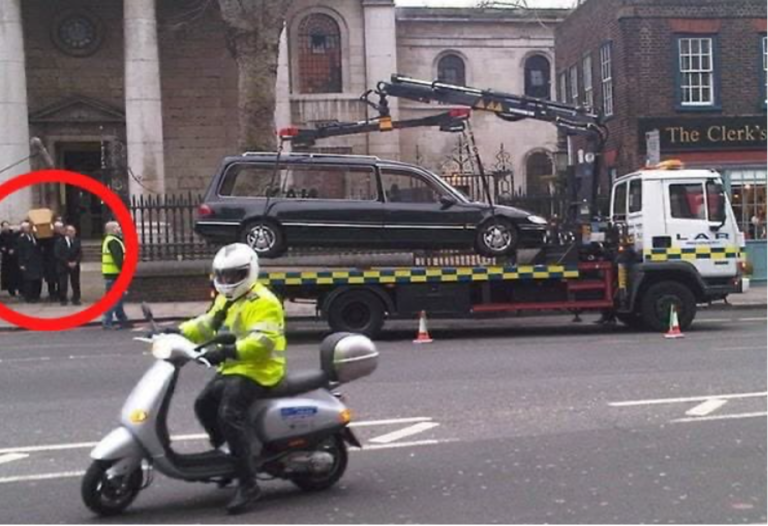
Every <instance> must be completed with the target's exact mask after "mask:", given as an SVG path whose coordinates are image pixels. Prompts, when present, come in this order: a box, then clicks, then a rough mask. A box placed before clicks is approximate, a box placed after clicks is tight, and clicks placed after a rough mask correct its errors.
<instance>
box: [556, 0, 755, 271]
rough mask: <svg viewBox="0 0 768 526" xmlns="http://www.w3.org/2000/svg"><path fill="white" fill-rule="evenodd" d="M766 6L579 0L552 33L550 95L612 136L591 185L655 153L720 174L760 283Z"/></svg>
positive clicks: (732, 0) (728, 1)
mask: <svg viewBox="0 0 768 526" xmlns="http://www.w3.org/2000/svg"><path fill="white" fill-rule="evenodd" d="M766 53H768V48H767V46H766V3H765V1H764V0H585V1H584V2H582V3H581V4H580V5H579V7H577V8H576V9H575V10H574V11H573V12H572V13H571V14H570V15H569V16H568V17H567V18H566V20H565V21H564V22H563V23H562V24H560V25H558V27H557V29H556V32H555V56H556V69H557V92H558V95H557V96H558V99H559V100H561V101H566V102H569V103H576V104H582V105H588V106H592V107H594V108H595V109H596V110H598V111H600V112H601V113H602V114H603V115H604V116H605V117H606V120H607V125H608V128H609V130H610V139H609V141H608V144H607V146H606V150H605V153H604V158H603V173H602V177H601V190H602V191H603V192H606V191H607V188H608V187H609V185H610V182H611V178H612V177H615V176H617V175H622V174H625V173H629V172H631V171H633V170H636V169H638V168H640V167H642V166H643V165H645V163H646V160H647V155H648V152H647V151H646V133H647V132H652V131H654V130H658V131H659V140H660V158H661V159H662V160H664V159H680V160H682V161H683V162H685V163H686V165H688V166H700V167H708V168H713V169H716V170H718V171H719V172H720V173H721V174H722V175H723V177H724V180H725V182H726V185H727V187H728V188H729V191H730V195H731V201H732V204H733V207H734V211H735V212H736V215H737V219H738V220H739V222H740V224H741V227H742V229H743V231H744V232H745V233H746V234H747V236H748V237H749V238H751V240H750V241H748V253H749V257H750V259H751V260H752V262H753V264H754V265H755V267H756V268H755V275H756V276H760V277H762V278H763V279H764V278H765V259H766V256H765V235H766V234H765V232H766V231H765V212H766V97H767V95H766V64H767V62H766V61H767V56H768V55H766Z"/></svg>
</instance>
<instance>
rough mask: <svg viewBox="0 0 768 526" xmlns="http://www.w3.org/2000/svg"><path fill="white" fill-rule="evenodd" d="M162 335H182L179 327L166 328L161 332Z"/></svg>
mask: <svg viewBox="0 0 768 526" xmlns="http://www.w3.org/2000/svg"><path fill="white" fill-rule="evenodd" d="M160 334H181V329H179V328H178V327H165V328H164V329H162V330H161V331H160Z"/></svg>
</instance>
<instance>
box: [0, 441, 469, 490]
mask: <svg viewBox="0 0 768 526" xmlns="http://www.w3.org/2000/svg"><path fill="white" fill-rule="evenodd" d="M451 442H458V439H455V438H449V439H442V440H414V441H412V442H398V443H396V444H375V445H367V446H365V447H363V449H351V450H350V451H351V452H357V451H359V452H363V453H365V452H367V451H378V450H382V449H398V448H406V447H420V446H435V445H438V444H448V443H451ZM83 475H85V471H63V472H59V473H40V474H36V475H19V476H15V477H0V484H11V483H14V482H34V481H38V480H57V479H67V478H77V477H82V476H83Z"/></svg>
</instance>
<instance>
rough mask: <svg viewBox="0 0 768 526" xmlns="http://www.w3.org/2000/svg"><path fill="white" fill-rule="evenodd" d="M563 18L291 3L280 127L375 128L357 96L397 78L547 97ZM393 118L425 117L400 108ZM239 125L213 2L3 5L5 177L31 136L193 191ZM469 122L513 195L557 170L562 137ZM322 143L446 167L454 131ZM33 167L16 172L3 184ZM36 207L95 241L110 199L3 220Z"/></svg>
mask: <svg viewBox="0 0 768 526" xmlns="http://www.w3.org/2000/svg"><path fill="white" fill-rule="evenodd" d="M566 14H567V11H563V10H537V11H536V12H535V13H534V14H533V15H535V16H533V15H532V13H531V12H529V11H518V10H514V9H426V8H397V7H396V6H395V4H394V0H296V1H295V2H294V3H293V7H292V10H291V12H290V13H289V15H288V17H287V24H286V28H287V31H285V32H284V38H283V42H282V44H281V50H280V64H279V71H278V104H277V111H276V121H277V126H278V127H280V126H287V125H290V124H295V125H313V124H317V123H321V122H325V121H329V120H336V119H338V120H358V119H362V118H365V117H366V115H367V114H368V112H369V110H368V109H367V107H366V106H365V105H364V104H362V103H361V102H360V101H359V100H358V97H359V96H360V94H361V93H362V92H363V91H365V90H366V89H369V88H373V87H374V86H375V84H376V82H378V81H380V80H385V79H387V78H389V75H391V74H392V73H395V72H399V73H402V74H407V75H412V76H415V77H419V78H426V79H432V78H438V77H440V78H443V79H448V80H454V81H456V82H466V83H467V84H470V85H472V84H474V85H478V86H482V87H488V88H495V89H503V90H507V91H513V92H516V93H524V92H529V93H531V94H537V96H544V97H546V96H550V95H551V94H553V90H552V82H551V79H552V78H553V77H554V27H555V26H556V24H557V23H559V22H560V21H561V20H562V19H563V18H564V16H565V15H566ZM392 109H393V113H394V114H396V115H399V116H400V117H402V118H408V117H413V116H423V115H425V113H424V109H423V108H420V107H418V106H417V105H415V104H412V103H408V102H406V101H397V100H395V101H393V102H392ZM440 109H444V108H440ZM431 110H432V111H433V112H436V109H435V108H434V107H433V108H431ZM237 121H238V119H237V69H236V66H235V63H234V61H233V60H232V59H231V57H230V55H229V52H228V51H227V48H226V44H225V34H224V27H223V23H222V21H221V19H220V15H219V13H218V10H217V6H216V2H215V1H213V2H211V1H210V0H130V1H128V0H124V1H123V0H58V1H56V2H52V1H50V0H0V126H2V130H3V131H2V132H1V133H0V169H2V168H4V167H6V166H8V165H11V164H12V163H14V162H16V161H18V160H19V159H23V158H25V157H27V156H29V154H30V149H29V140H30V137H40V139H41V140H42V141H43V143H44V144H45V145H46V147H47V149H48V150H49V152H50V153H51V155H52V157H53V160H54V161H55V162H56V163H57V165H58V166H60V167H64V168H67V169H70V170H75V171H78V172H83V173H88V174H91V175H93V176H94V177H100V178H102V179H108V180H109V182H110V183H111V184H112V186H113V188H115V189H117V190H118V191H121V192H123V193H124V194H125V195H129V194H130V195H141V194H144V193H146V192H151V193H177V192H188V191H191V192H199V191H202V190H203V189H204V188H205V187H206V185H207V183H208V181H209V178H210V175H211V173H212V172H213V171H214V170H215V169H216V167H217V165H218V163H219V161H220V159H221V158H222V157H223V156H225V155H230V154H232V153H235V152H234V149H235V145H236V142H237V140H236V139H237V131H238V130H237V126H236V125H235V124H233V123H237ZM474 124H475V127H474V131H475V134H476V136H477V138H478V142H479V144H480V146H481V151H482V154H483V156H484V158H486V159H487V160H488V162H489V163H492V162H493V159H494V156H495V154H496V152H498V151H499V149H500V146H501V145H502V144H503V145H504V148H505V151H506V152H507V153H508V154H509V157H510V159H509V162H510V163H511V166H512V168H513V170H514V190H516V191H520V190H522V191H525V190H526V189H527V188H529V187H531V188H540V187H541V184H539V179H540V178H542V177H546V176H549V175H551V174H552V172H553V162H552V153H553V152H554V151H555V150H556V148H557V134H556V131H555V129H554V127H552V126H549V125H547V124H545V123H538V122H530V123H528V122H523V123H518V124H505V123H503V122H502V121H500V120H499V119H495V118H493V116H491V115H477V116H476V117H474ZM322 146H323V147H324V148H328V149H332V150H334V151H337V152H349V153H359V154H375V155H380V156H382V157H389V158H396V159H398V158H399V159H401V160H406V161H419V162H422V163H423V164H424V165H426V166H427V167H429V168H432V169H435V170H438V171H439V170H440V168H441V164H442V163H443V162H444V161H445V160H446V159H448V158H449V157H450V156H451V153H452V151H453V150H455V148H456V146H457V136H456V135H452V134H446V133H440V132H437V131H431V130H409V131H408V132H392V133H390V134H370V135H360V136H353V137H348V138H338V139H334V140H331V141H327V142H323V144H322ZM34 167H35V166H34V162H33V163H32V165H31V166H30V163H20V164H18V165H16V166H15V167H14V168H12V169H11V170H6V171H4V172H2V173H0V181H3V180H7V179H8V178H10V177H12V176H14V175H17V174H20V173H24V172H27V171H29V170H30V168H34ZM529 179H530V180H531V181H530V182H529ZM33 201H34V203H35V204H41V203H45V204H47V205H49V206H53V207H55V208H58V209H59V210H60V212H61V213H63V214H64V215H65V216H67V219H69V220H72V221H76V222H79V225H80V226H81V230H83V231H84V232H83V233H84V234H85V235H86V236H88V235H93V236H96V235H98V233H99V232H98V230H99V225H100V224H101V221H102V219H103V218H102V217H101V207H100V203H99V202H96V201H94V200H93V198H92V197H91V196H89V195H86V194H82V193H80V192H79V191H78V190H76V189H72V188H67V189H64V188H57V187H52V188H46V189H42V190H41V191H36V192H34V193H31V192H28V193H20V194H19V195H18V196H16V198H15V199H13V200H4V202H2V203H0V218H9V219H11V220H14V221H17V220H19V219H20V218H21V216H22V214H23V213H25V211H26V210H27V209H28V208H29V207H30V205H31V204H32V202H33Z"/></svg>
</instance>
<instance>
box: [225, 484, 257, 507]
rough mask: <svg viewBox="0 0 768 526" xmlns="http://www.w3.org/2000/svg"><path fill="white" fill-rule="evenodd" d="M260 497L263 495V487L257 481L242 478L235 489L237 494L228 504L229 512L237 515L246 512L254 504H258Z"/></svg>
mask: <svg viewBox="0 0 768 526" xmlns="http://www.w3.org/2000/svg"><path fill="white" fill-rule="evenodd" d="M259 497H261V488H259V485H258V484H256V482H255V481H253V480H250V481H248V482H245V481H242V480H241V481H240V484H238V486H237V489H236V490H235V496H234V497H232V500H230V501H229V504H227V513H229V514H230V515H237V514H239V513H243V512H246V511H248V509H249V508H250V507H251V506H252V505H254V504H256V501H257V500H259Z"/></svg>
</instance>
